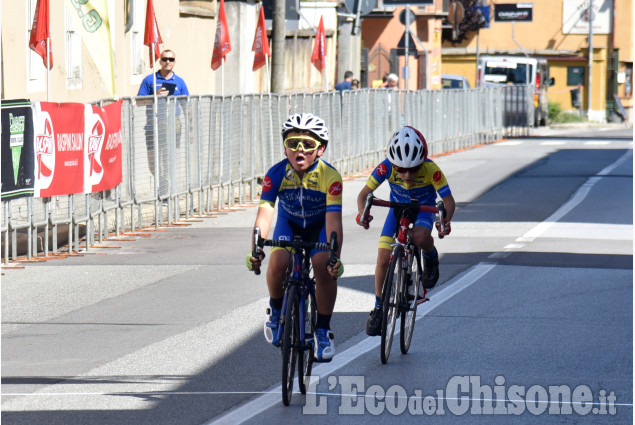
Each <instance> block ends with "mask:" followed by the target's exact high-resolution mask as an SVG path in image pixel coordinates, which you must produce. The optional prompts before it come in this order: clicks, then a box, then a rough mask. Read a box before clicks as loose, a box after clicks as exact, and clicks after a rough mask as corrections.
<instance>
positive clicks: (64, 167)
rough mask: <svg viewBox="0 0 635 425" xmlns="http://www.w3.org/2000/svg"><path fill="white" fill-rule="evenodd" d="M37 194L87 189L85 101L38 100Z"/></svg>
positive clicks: (55, 194)
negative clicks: (85, 177)
mask: <svg viewBox="0 0 635 425" xmlns="http://www.w3.org/2000/svg"><path fill="white" fill-rule="evenodd" d="M33 124H34V132H33V133H34V136H35V196H36V197H38V196H39V197H48V196H58V195H70V194H73V193H81V192H83V191H84V104H82V103H52V102H36V103H34V114H33Z"/></svg>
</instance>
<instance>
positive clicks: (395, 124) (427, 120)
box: [1, 86, 533, 264]
mask: <svg viewBox="0 0 635 425" xmlns="http://www.w3.org/2000/svg"><path fill="white" fill-rule="evenodd" d="M532 90H533V89H532V87H531V86H521V87H518V86H516V87H502V88H488V89H476V90H423V91H395V90H385V89H383V90H369V89H362V90H354V91H345V92H342V93H339V92H326V93H310V94H309V93H301V94H292V95H276V94H256V95H236V96H225V97H219V96H211V95H199V96H189V97H185V96H183V97H167V98H166V97H163V98H160V99H159V101H158V104H157V116H158V118H159V119H158V121H159V125H158V128H157V129H156V130H155V128H154V126H153V125H152V114H153V112H152V101H153V98H152V97H137V98H125V99H124V102H123V105H122V138H123V146H122V148H123V182H122V183H121V184H120V185H119V186H117V187H116V188H115V189H113V190H110V191H105V192H100V193H94V194H75V195H68V196H57V197H52V198H29V197H27V198H19V199H13V200H7V201H3V205H2V225H1V231H2V239H1V240H2V246H3V249H2V256H3V261H4V263H5V264H8V262H9V261H10V260H16V259H18V257H20V256H26V258H27V259H31V258H33V257H34V256H36V255H38V253H43V255H44V256H48V255H49V253H58V252H60V251H64V252H67V253H76V252H79V251H82V250H86V251H88V250H90V249H91V247H93V246H94V245H95V244H97V243H101V242H102V241H103V240H104V239H106V238H108V237H109V236H110V235H113V234H114V236H119V235H120V234H122V233H124V232H134V231H137V230H138V229H141V228H144V227H147V226H154V227H159V226H162V225H166V224H167V225H170V224H174V223H175V222H177V221H179V220H182V219H190V218H192V217H194V216H204V215H207V214H210V213H213V212H214V211H219V210H223V209H228V208H232V207H234V206H235V205H236V204H245V203H247V202H252V201H254V200H255V199H256V198H257V197H258V191H259V189H260V184H261V182H262V178H263V177H264V175H265V173H266V171H267V170H268V169H269V167H271V166H272V165H273V164H275V163H276V162H278V161H280V160H281V159H283V157H284V155H283V152H282V142H281V138H280V127H281V124H282V122H283V121H284V120H285V119H286V118H287V117H288V116H289V115H290V114H293V113H296V112H313V113H315V114H316V115H319V116H320V117H322V118H323V119H324V120H325V121H326V122H327V125H328V127H329V131H330V135H331V142H330V143H329V146H328V149H327V150H326V152H325V155H324V157H323V158H324V159H325V160H326V161H328V162H330V163H331V164H332V165H333V166H335V167H336V168H337V169H338V170H339V171H340V172H341V174H342V175H352V174H356V173H360V172H362V171H365V170H368V169H369V168H370V167H372V166H373V165H376V164H378V163H379V162H380V161H381V160H382V159H383V158H384V149H385V146H386V144H387V142H388V140H389V137H390V135H391V134H392V133H393V132H394V131H395V130H396V129H397V128H399V127H400V126H401V125H404V124H408V125H413V126H414V127H416V128H418V129H419V130H421V132H422V133H423V135H424V136H425V137H426V140H427V141H428V144H429V150H430V154H431V155H437V154H440V153H443V152H449V151H453V150H456V149H462V148H466V147H469V146H473V145H477V144H481V143H487V142H491V141H494V140H497V139H500V138H503V137H509V136H522V135H528V127H529V125H530V123H533V105H532V104H531V103H529V102H530V100H531V99H532V96H531V93H533V91H532ZM109 101H110V100H104V101H100V102H99V103H100V104H104V103H108V102H109Z"/></svg>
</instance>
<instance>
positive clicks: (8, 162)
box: [1, 99, 35, 200]
mask: <svg viewBox="0 0 635 425" xmlns="http://www.w3.org/2000/svg"><path fill="white" fill-rule="evenodd" d="M33 143H34V137H33V111H32V109H31V102H29V101H28V100H24V99H21V100H3V101H2V152H1V153H2V165H1V167H2V170H1V171H2V200H6V199H15V198H20V197H23V196H33V188H34V186H35V168H34V162H35V158H34V157H35V154H34V152H35V149H34V146H33Z"/></svg>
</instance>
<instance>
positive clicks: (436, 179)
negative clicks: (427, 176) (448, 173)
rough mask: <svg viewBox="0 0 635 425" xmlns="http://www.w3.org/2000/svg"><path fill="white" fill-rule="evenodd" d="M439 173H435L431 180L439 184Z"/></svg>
mask: <svg viewBox="0 0 635 425" xmlns="http://www.w3.org/2000/svg"><path fill="white" fill-rule="evenodd" d="M441 177H442V175H441V171H437V172H436V173H434V175H433V176H432V180H434V181H435V182H440V181H441Z"/></svg>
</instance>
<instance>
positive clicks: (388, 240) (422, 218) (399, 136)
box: [357, 126, 455, 336]
mask: <svg viewBox="0 0 635 425" xmlns="http://www.w3.org/2000/svg"><path fill="white" fill-rule="evenodd" d="M386 156H387V158H386V159H385V160H384V161H382V162H381V164H379V165H378V166H377V167H376V168H375V170H374V171H373V172H372V174H371V175H370V177H369V178H368V180H367V181H366V186H364V188H363V189H362V190H361V191H360V193H359V195H358V197H357V208H358V211H359V214H358V215H357V223H358V224H359V225H360V226H363V227H364V228H366V229H368V224H369V223H370V221H371V220H372V216H369V217H367V218H366V219H365V220H363V219H362V217H361V214H362V212H363V211H364V206H365V204H366V197H367V196H368V194H369V193H372V192H373V191H375V190H376V189H377V188H378V187H379V186H380V185H381V184H382V183H383V182H384V181H386V180H387V181H388V184H389V185H390V200H391V201H393V202H406V203H410V202H411V201H413V200H414V201H417V203H419V204H426V205H430V206H434V205H435V202H436V198H437V193H438V194H439V196H440V197H441V199H442V200H443V203H444V204H445V209H446V211H447V215H446V217H445V225H446V230H445V232H444V233H442V232H441V231H440V230H439V237H443V236H445V235H448V234H450V230H451V229H450V220H451V219H452V216H453V215H454V209H455V202H454V197H453V196H452V192H451V191H450V186H449V185H448V182H447V181H446V179H445V176H444V175H443V172H442V171H441V169H440V168H439V167H438V166H437V164H435V163H434V162H432V160H430V159H428V146H427V143H426V140H425V138H424V137H423V135H422V134H421V133H420V132H419V131H418V130H417V129H415V128H414V127H411V126H405V127H402V128H400V129H399V130H397V131H396V132H395V133H394V134H393V136H392V138H391V139H390V143H388V148H387V155H386ZM434 219H435V214H433V213H426V212H419V214H418V216H417V220H416V222H415V223H414V224H415V227H414V228H413V229H412V240H413V242H414V244H415V245H417V246H418V247H419V248H421V251H422V252H423V260H424V281H423V284H424V285H425V287H426V288H427V289H429V288H432V287H433V286H434V285H435V284H436V283H437V281H438V280H439V255H438V253H437V249H436V248H435V247H434V239H433V238H432V224H433V222H434ZM396 224H397V219H396V217H395V215H394V213H393V209H392V208H391V209H390V211H389V212H388V217H387V218H386V222H385V223H384V228H383V230H382V231H381V236H380V238H379V249H378V252H377V266H376V267H375V297H376V298H375V308H374V309H373V310H372V311H371V313H370V317H369V318H368V322H367V323H366V333H367V334H368V335H371V336H376V335H380V334H381V320H382V314H381V308H382V304H381V291H382V286H383V282H384V277H385V276H386V272H387V271H388V265H389V262H390V253H391V251H392V246H391V244H393V243H394V242H395V240H394V239H393V235H394V232H395V227H396Z"/></svg>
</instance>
